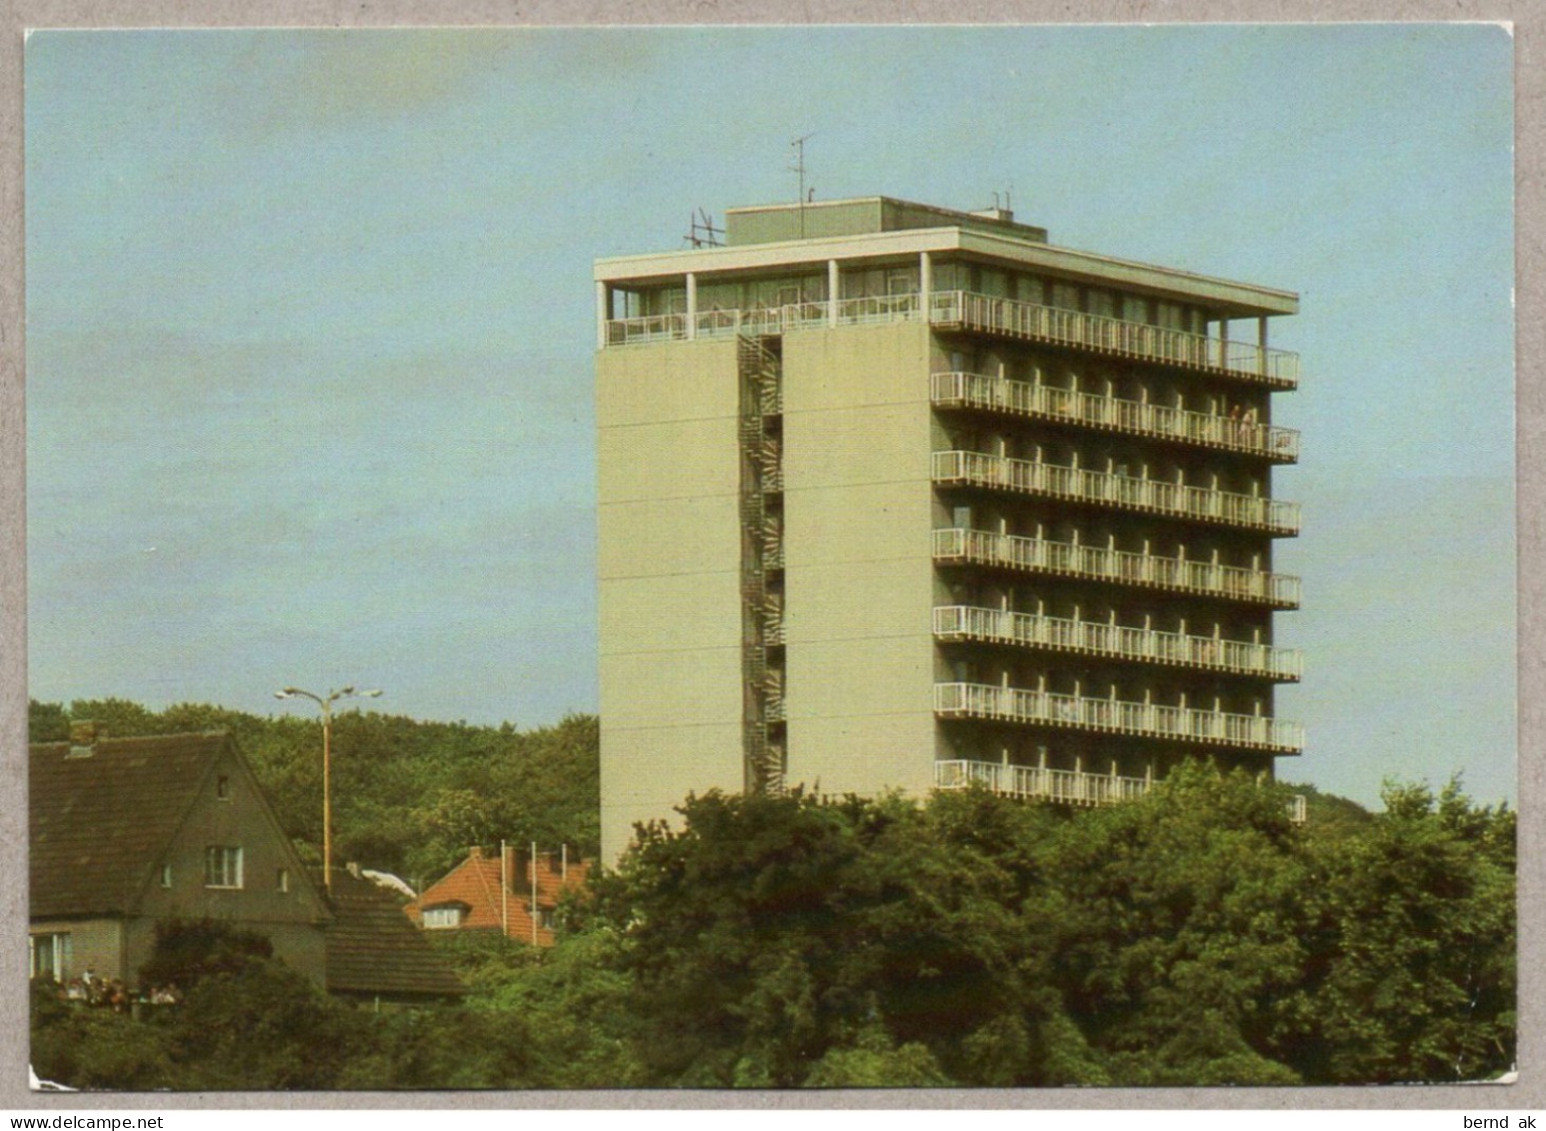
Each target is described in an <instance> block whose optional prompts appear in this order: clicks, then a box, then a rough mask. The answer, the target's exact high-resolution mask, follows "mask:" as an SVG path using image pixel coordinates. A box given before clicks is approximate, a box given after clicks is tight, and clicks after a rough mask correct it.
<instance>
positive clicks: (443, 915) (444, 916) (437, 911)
mask: <svg viewBox="0 0 1546 1131" xmlns="http://www.w3.org/2000/svg"><path fill="white" fill-rule="evenodd" d="M464 910H465V908H464V907H463V906H462V905H461V904H459V903H453V904H449V905H446V906H442V907H426V908H425V909H424V927H425V929H426V930H432V931H441V930H446V929H447V928H451V927H460V926H461V925H462V912H463V911H464Z"/></svg>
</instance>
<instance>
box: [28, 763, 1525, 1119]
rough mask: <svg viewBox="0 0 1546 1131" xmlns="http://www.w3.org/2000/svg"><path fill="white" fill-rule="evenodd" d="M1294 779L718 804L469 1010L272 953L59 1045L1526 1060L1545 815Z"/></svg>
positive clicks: (487, 950)
mask: <svg viewBox="0 0 1546 1131" xmlns="http://www.w3.org/2000/svg"><path fill="white" fill-rule="evenodd" d="M1285 793H1286V791H1285V790H1284V789H1282V788H1280V787H1264V786H1262V785H1259V784H1258V783H1257V782H1255V781H1254V780H1252V779H1250V778H1248V777H1246V776H1244V775H1241V774H1236V775H1230V776H1222V775H1219V774H1217V773H1215V772H1214V771H1212V770H1211V769H1208V768H1205V767H1192V768H1189V769H1187V770H1184V771H1183V772H1181V773H1179V774H1177V775H1175V776H1173V777H1172V778H1171V779H1169V780H1168V781H1167V782H1165V783H1164V784H1163V785H1162V786H1161V787H1160V788H1158V789H1156V790H1155V791H1154V792H1153V793H1152V794H1150V795H1149V796H1148V797H1146V798H1144V799H1142V800H1140V801H1137V802H1133V803H1131V804H1127V805H1123V806H1119V807H1113V808H1110V809H1101V810H1089V811H1075V812H1069V811H1065V810H1059V809H1055V808H1052V807H1048V806H1030V805H1024V804H1018V803H1014V802H1010V801H1006V800H1003V799H1000V798H996V797H993V796H990V795H988V794H985V793H977V792H969V793H957V794H944V795H938V796H935V797H934V798H932V799H931V800H930V801H929V802H928V803H927V804H922V805H919V804H914V803H912V802H909V801H907V800H904V799H900V798H888V799H881V800H873V801H871V800H858V799H853V798H848V799H842V800H835V801H827V800H818V799H816V798H812V797H804V796H794V797H787V798H779V799H760V798H742V797H733V796H722V795H719V794H709V795H707V796H705V797H700V798H695V799H689V800H688V801H687V802H686V803H685V804H684V806H683V808H682V811H681V812H682V819H681V820H680V821H678V822H675V824H674V825H673V827H672V828H666V827H664V826H661V825H655V826H651V827H649V828H644V829H641V830H640V833H639V838H638V843H637V845H636V846H635V848H634V849H633V850H632V851H631V852H630V853H629V854H628V855H627V856H625V858H624V859H623V860H622V861H621V863H620V866H619V868H618V869H617V870H616V871H615V872H611V873H607V874H604V875H601V876H599V877H598V878H597V879H596V880H595V882H594V883H593V885H592V889H591V890H590V891H589V892H588V893H586V894H585V896H584V898H582V899H580V900H577V901H576V902H575V903H574V904H573V905H571V906H570V907H569V908H568V909H567V915H566V919H567V921H568V923H569V928H568V930H567V932H566V933H565V935H564V937H563V938H562V940H561V941H560V943H559V945H558V946H556V947H555V948H553V949H552V950H550V951H546V952H538V951H534V950H532V949H530V948H527V947H523V946H521V945H519V944H514V943H510V942H507V941H506V940H504V939H502V938H500V937H499V936H497V935H492V936H488V935H483V936H479V935H461V936H458V935H455V934H453V933H450V932H446V933H443V934H437V935H436V936H435V942H436V943H437V945H441V946H443V947H445V952H446V953H447V954H448V955H449V956H450V957H451V958H452V959H453V960H454V961H455V962H456V963H457V965H458V966H459V968H460V969H461V971H462V973H463V976H464V978H465V979H466V980H467V982H468V984H469V986H470V987H471V990H472V992H471V994H470V995H469V999H468V1001H467V1003H466V1004H465V1005H464V1006H463V1007H460V1008H457V1009H440V1010H431V1011H424V1012H414V1013H397V1014H389V1013H381V1014H374V1013H371V1012H368V1011H365V1010H357V1009H353V1008H351V1007H349V1006H346V1005H342V1004H339V1003H336V1002H332V1001H329V1000H327V999H326V998H324V997H323V996H322V995H320V994H318V993H317V992H316V991H315V990H314V989H312V988H311V987H310V986H309V985H307V984H306V983H304V982H303V981H301V980H300V979H298V978H296V977H294V976H293V975H291V974H290V973H289V972H288V971H287V970H285V969H284V968H283V967H282V966H279V965H278V964H276V963H274V962H273V961H272V960H269V959H265V958H262V957H261V956H253V957H251V958H250V960H248V961H245V962H242V963H239V964H237V965H238V967H239V968H238V969H235V970H231V969H226V968H223V967H220V964H219V963H211V962H209V961H207V960H205V967H210V968H211V969H213V971H214V972H213V973H210V974H208V975H206V976H204V977H203V979H202V980H201V981H200V982H199V983H198V984H197V985H196V986H195V987H194V989H193V990H191V991H190V993H189V995H188V1001H187V1004H186V1006H185V1007H182V1008H180V1009H177V1010H165V1011H161V1012H160V1013H159V1014H158V1015H157V1016H155V1017H154V1018H152V1019H151V1020H150V1021H149V1022H144V1021H138V1022H136V1021H131V1020H128V1019H124V1018H119V1017H114V1016H111V1015H107V1016H100V1015H91V1014H89V1013H88V1012H83V1011H80V1010H70V1009H68V1008H65V1007H63V1006H60V1005H58V1004H57V1003H56V1002H54V1001H53V1000H52V999H51V998H49V997H45V998H43V999H40V1004H39V1006H38V1008H37V1010H36V1012H35V1014H34V1046H33V1052H34V1058H35V1061H36V1063H37V1067H38V1071H39V1072H40V1074H42V1075H44V1076H45V1077H52V1078H53V1079H56V1080H62V1081H65V1082H68V1083H72V1084H85V1085H95V1086H109V1087H111V1086H120V1087H123V1086H133V1087H151V1086H171V1087H177V1088H195V1087H197V1088H219V1087H248V1088H273V1087H342V1088H383V1087H499V1088H585V1087H590V1088H600V1087H683V1086H686V1087H801V1086H803V1087H874V1086H892V1087H906V1086H928V1085H962V1086H1007V1085H1014V1086H1053V1085H1065V1084H1097V1085H1099V1084H1105V1085H1119V1086H1135V1085H1167V1084H1202V1085H1222V1084H1293V1083H1306V1084H1329V1083H1354V1082H1395V1081H1447V1080H1457V1079H1476V1078H1483V1077H1487V1076H1491V1075H1496V1074H1497V1073H1498V1072H1500V1071H1503V1070H1505V1069H1507V1068H1508V1067H1509V1066H1510V1064H1511V1063H1512V1061H1513V1058H1514V992H1515V989H1514V987H1515V968H1514V954H1515V936H1514V929H1515V928H1514V880H1513V877H1514V851H1515V849H1514V844H1515V820H1514V814H1513V813H1512V812H1511V811H1510V810H1508V809H1506V808H1493V807H1486V806H1478V805H1476V804H1474V803H1472V802H1471V801H1470V800H1469V799H1467V798H1466V797H1465V796H1464V795H1463V794H1462V793H1461V792H1460V790H1459V789H1458V788H1457V787H1456V786H1454V785H1451V786H1450V787H1448V788H1446V789H1445V790H1443V791H1441V792H1440V793H1438V794H1437V795H1435V794H1434V793H1433V792H1432V791H1431V790H1429V789H1427V788H1426V787H1422V786H1391V787H1390V788H1388V789H1387V791H1386V794H1385V809H1384V811H1383V812H1382V813H1379V814H1369V813H1366V812H1364V811H1363V810H1361V809H1358V808H1357V807H1356V806H1351V805H1350V803H1345V802H1340V801H1339V800H1338V799H1328V798H1322V797H1319V796H1313V795H1312V797H1311V820H1310V823H1309V824H1308V825H1307V826H1305V827H1298V826H1295V825H1292V824H1291V823H1290V822H1289V820H1288V819H1287V814H1286V808H1285V804H1284V802H1285ZM1321 813H1326V814H1327V815H1328V817H1329V819H1326V820H1321V819H1319V814H1321ZM216 949H217V951H218V949H219V948H216ZM229 949H230V948H229V947H226V948H225V951H220V953H225V952H228V951H229ZM196 959H197V956H194V958H192V959H190V957H189V956H188V955H187V954H186V953H184V954H182V955H180V957H179V961H184V962H188V961H195V960H196ZM205 967H200V969H204V968H205ZM131 1027H132V1029H131ZM214 1033H218V1034H219V1036H218V1039H212V1038H211V1036H210V1035H211V1034H214ZM136 1034H141V1035H140V1036H138V1037H137V1036H136Z"/></svg>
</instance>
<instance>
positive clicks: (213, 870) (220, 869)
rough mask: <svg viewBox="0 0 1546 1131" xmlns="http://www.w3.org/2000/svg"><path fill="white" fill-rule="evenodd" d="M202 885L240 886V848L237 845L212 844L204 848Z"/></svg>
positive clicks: (208, 886)
mask: <svg viewBox="0 0 1546 1131" xmlns="http://www.w3.org/2000/svg"><path fill="white" fill-rule="evenodd" d="M204 886H205V887H207V888H239V887H241V886H242V850H241V849H240V848H239V847H230V846H227V845H220V844H212V845H210V846H209V847H208V848H206V849H205V850H204Z"/></svg>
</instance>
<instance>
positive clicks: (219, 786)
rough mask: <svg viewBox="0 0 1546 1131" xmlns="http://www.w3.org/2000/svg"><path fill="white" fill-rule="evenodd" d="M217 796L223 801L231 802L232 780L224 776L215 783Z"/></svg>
mask: <svg viewBox="0 0 1546 1131" xmlns="http://www.w3.org/2000/svg"><path fill="white" fill-rule="evenodd" d="M215 796H216V797H217V798H219V799H220V800H221V801H229V800H231V779H230V778H228V777H226V776H225V775H224V774H221V775H220V777H219V778H217V779H216V781H215Z"/></svg>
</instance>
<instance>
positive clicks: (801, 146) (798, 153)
mask: <svg viewBox="0 0 1546 1131" xmlns="http://www.w3.org/2000/svg"><path fill="white" fill-rule="evenodd" d="M815 136H816V134H815V132H814V131H812V132H811V133H808V134H806V135H805V136H804V137H797V138H795V139H794V140H793V141H791V142H790V143H789V146H790V148H791V149H793V150H794V164H793V165H791V166H789V171H790V172H791V173H798V174H799V175H800V195H799V197H798V198H797V199H798V200H799V202H800V208H799V211H800V238H801V239H802V240H803V239H804V238H805V205H806V199H805V143H806V142H807V141H809V140H810V139H811V138H813V137H815ZM815 191H816V190H815V189H812V190H811V194H812V195H813V196H814V195H815Z"/></svg>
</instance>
